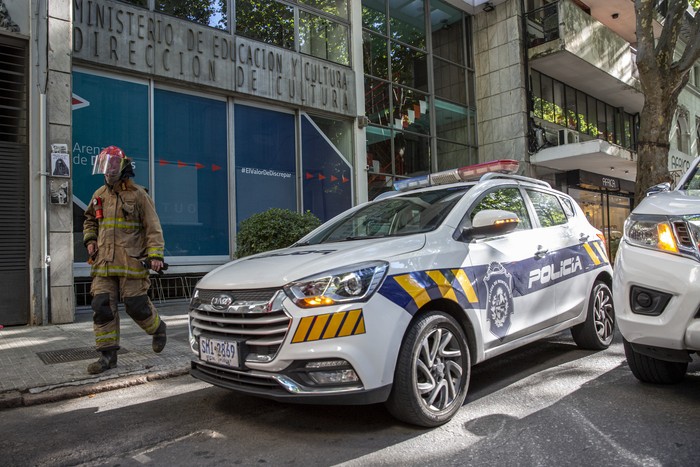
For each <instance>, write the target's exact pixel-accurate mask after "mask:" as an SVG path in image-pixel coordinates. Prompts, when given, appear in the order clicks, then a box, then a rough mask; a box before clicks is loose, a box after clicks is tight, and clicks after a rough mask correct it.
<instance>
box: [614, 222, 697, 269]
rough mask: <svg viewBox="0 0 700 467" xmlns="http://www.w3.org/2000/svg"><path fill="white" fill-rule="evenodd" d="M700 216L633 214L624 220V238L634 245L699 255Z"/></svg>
mask: <svg viewBox="0 0 700 467" xmlns="http://www.w3.org/2000/svg"><path fill="white" fill-rule="evenodd" d="M699 226H700V216H697V215H692V216H679V217H668V216H655V215H646V214H632V215H631V216H630V217H629V218H628V219H627V221H626V222H625V240H626V241H627V243H629V244H631V245H636V246H640V247H644V248H650V249H655V250H659V251H664V252H667V253H674V254H680V255H684V256H692V257H693V258H700V254H699V251H698V240H699V239H700V227H699Z"/></svg>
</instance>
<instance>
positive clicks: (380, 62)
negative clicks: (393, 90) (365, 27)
mask: <svg viewBox="0 0 700 467" xmlns="http://www.w3.org/2000/svg"><path fill="white" fill-rule="evenodd" d="M362 62H363V65H364V68H365V74H368V75H372V76H377V77H379V78H382V79H386V80H388V79H389V58H388V57H387V40H386V39H384V38H382V37H381V36H378V35H377V34H372V33H369V32H365V33H363V34H362Z"/></svg>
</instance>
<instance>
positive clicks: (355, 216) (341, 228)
mask: <svg viewBox="0 0 700 467" xmlns="http://www.w3.org/2000/svg"><path fill="white" fill-rule="evenodd" d="M469 188H470V187H464V186H463V187H460V188H446V189H444V190H432V191H419V192H413V193H411V192H409V193H406V194H405V195H401V196H395V197H391V198H386V199H383V200H380V201H375V202H372V203H369V204H367V205H366V206H364V207H363V208H361V209H359V210H357V211H354V212H351V213H349V214H348V215H347V216H345V217H343V218H341V219H339V220H338V221H336V222H334V223H333V224H331V225H329V226H328V227H327V228H324V229H321V230H320V231H319V232H317V234H316V235H315V236H314V237H312V238H310V239H308V242H305V243H307V244H317V243H330V242H339V241H349V240H364V239H368V238H381V237H393V236H401V235H410V234H415V233H424V232H429V231H431V230H435V229H436V228H437V227H438V226H439V225H440V224H441V223H442V221H443V220H444V219H445V217H446V216H447V214H449V212H450V211H451V210H452V208H454V206H455V204H456V203H457V201H459V200H460V198H461V197H462V196H463V195H464V194H465V193H466V192H467V191H468V190H469Z"/></svg>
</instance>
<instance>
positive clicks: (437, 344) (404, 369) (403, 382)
mask: <svg viewBox="0 0 700 467" xmlns="http://www.w3.org/2000/svg"><path fill="white" fill-rule="evenodd" d="M470 371H471V360H470V356H469V347H468V346H467V339H466V337H465V335H464V331H463V330H462V328H461V327H460V326H459V324H458V323H457V321H456V320H455V319H454V318H453V317H451V316H450V315H448V314H446V313H443V312H440V311H430V312H428V313H426V314H424V315H422V316H420V317H419V318H418V319H417V320H416V321H414V322H413V324H412V325H411V327H410V328H409V330H408V332H407V334H406V336H405V337H404V342H403V344H402V346H401V350H400V351H399V358H398V361H397V364H396V372H395V376H394V383H393V386H392V391H391V395H390V396H389V400H388V401H387V403H386V405H387V408H388V409H389V412H391V414H392V415H394V416H395V417H396V418H398V419H399V420H402V421H404V422H407V423H411V424H414V425H420V426H425V427H434V426H438V425H442V424H443V423H446V422H447V421H449V420H450V419H451V418H452V417H453V416H454V415H455V413H457V411H458V410H459V408H460V407H461V406H462V404H463V403H464V399H465V397H466V395H467V388H468V386H469V375H470Z"/></svg>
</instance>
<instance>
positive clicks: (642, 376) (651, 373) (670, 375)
mask: <svg viewBox="0 0 700 467" xmlns="http://www.w3.org/2000/svg"><path fill="white" fill-rule="evenodd" d="M622 343H623V344H624V346H625V357H627V364H628V365H629V367H630V370H632V374H633V375H634V376H635V377H636V378H637V379H638V380H639V381H642V382H644V383H653V384H675V383H678V382H680V381H681V380H682V379H683V377H684V376H685V373H686V371H687V370H688V362H669V361H667V360H659V359H658V358H654V357H650V356H648V355H644V354H641V353H639V352H637V351H635V350H634V348H633V347H632V345H631V344H630V343H629V342H627V341H626V340H623V341H622Z"/></svg>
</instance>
